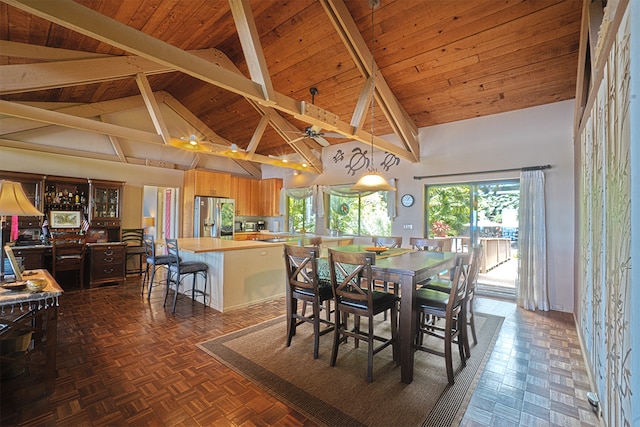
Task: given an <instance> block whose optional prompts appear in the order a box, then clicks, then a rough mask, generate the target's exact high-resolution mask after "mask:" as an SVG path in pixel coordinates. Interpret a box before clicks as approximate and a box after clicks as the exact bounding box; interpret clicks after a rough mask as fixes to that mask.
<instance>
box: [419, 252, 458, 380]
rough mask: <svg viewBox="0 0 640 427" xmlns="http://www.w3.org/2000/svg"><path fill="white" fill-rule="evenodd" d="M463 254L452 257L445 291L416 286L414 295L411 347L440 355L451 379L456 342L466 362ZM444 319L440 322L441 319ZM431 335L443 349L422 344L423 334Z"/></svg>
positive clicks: (452, 377)
mask: <svg viewBox="0 0 640 427" xmlns="http://www.w3.org/2000/svg"><path fill="white" fill-rule="evenodd" d="M462 263H463V258H462V257H458V258H457V259H456V267H455V273H454V277H453V280H452V285H451V289H450V291H449V292H441V291H436V290H433V289H424V288H423V289H418V290H416V292H415V295H414V301H415V307H416V311H417V312H416V320H415V321H416V325H417V326H416V336H415V345H414V347H415V349H417V350H421V351H424V352H428V353H432V354H436V355H438V356H442V357H444V359H445V365H446V370H447V379H448V381H449V384H453V383H454V376H453V356H452V352H451V348H452V346H453V344H457V346H458V352H459V353H460V360H461V363H462V366H466V353H465V340H466V339H467V335H466V334H467V327H466V320H465V312H464V308H465V306H464V301H465V298H466V294H467V275H466V274H465V272H464V269H463V264H462ZM443 321H444V325H443V324H442V322H443ZM425 335H428V336H434V337H437V338H439V339H441V340H443V342H444V351H439V350H437V349H435V348H432V347H429V346H426V345H424V343H423V339H424V336H425Z"/></svg>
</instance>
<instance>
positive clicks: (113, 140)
mask: <svg viewBox="0 0 640 427" xmlns="http://www.w3.org/2000/svg"><path fill="white" fill-rule="evenodd" d="M100 120H101V121H103V122H104V123H108V122H109V120H108V119H107V117H106V116H105V115H101V116H100ZM107 136H108V137H109V142H111V146H112V147H113V151H115V152H116V154H117V156H118V158H119V159H120V161H121V162H122V163H127V156H126V155H125V154H124V151H123V150H122V146H121V145H120V140H118V137H116V136H113V135H107Z"/></svg>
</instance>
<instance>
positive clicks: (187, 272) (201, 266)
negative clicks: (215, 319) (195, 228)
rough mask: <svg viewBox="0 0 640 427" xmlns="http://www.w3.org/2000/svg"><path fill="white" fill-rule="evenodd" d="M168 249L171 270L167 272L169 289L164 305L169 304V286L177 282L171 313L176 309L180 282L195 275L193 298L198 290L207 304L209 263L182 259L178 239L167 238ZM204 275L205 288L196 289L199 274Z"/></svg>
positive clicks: (192, 290)
mask: <svg viewBox="0 0 640 427" xmlns="http://www.w3.org/2000/svg"><path fill="white" fill-rule="evenodd" d="M166 244H167V251H168V253H169V271H168V272H167V289H166V292H165V294H164V305H165V306H166V305H167V297H168V296H169V288H170V287H171V285H173V284H175V287H176V288H175V290H174V293H173V307H172V309H171V313H175V311H176V301H177V299H178V289H179V288H180V283H182V280H184V278H185V277H187V276H192V277H193V287H192V288H191V299H192V300H194V301H195V296H196V292H197V293H199V294H201V295H202V303H203V304H205V305H206V302H207V276H208V272H209V265H208V264H206V263H204V262H200V261H182V260H181V259H180V257H179V256H178V253H179V251H178V240H177V239H166ZM199 274H200V275H202V277H204V288H203V290H199V289H196V279H197V277H198V275H199Z"/></svg>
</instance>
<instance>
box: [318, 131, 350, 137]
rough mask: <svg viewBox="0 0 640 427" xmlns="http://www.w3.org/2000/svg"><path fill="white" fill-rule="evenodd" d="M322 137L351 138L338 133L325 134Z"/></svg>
mask: <svg viewBox="0 0 640 427" xmlns="http://www.w3.org/2000/svg"><path fill="white" fill-rule="evenodd" d="M322 136H323V137H325V138H349V137H348V136H344V135H343V134H341V133H338V132H323V133H322Z"/></svg>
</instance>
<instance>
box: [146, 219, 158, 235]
mask: <svg viewBox="0 0 640 427" xmlns="http://www.w3.org/2000/svg"><path fill="white" fill-rule="evenodd" d="M143 225H144V232H145V233H149V230H150V229H151V227H155V225H156V219H155V218H154V217H152V216H145V217H144V220H143Z"/></svg>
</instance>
